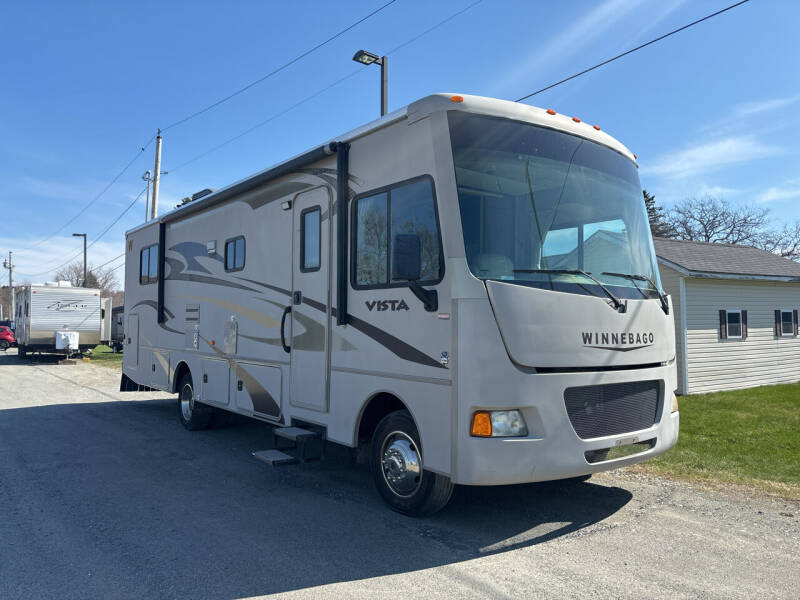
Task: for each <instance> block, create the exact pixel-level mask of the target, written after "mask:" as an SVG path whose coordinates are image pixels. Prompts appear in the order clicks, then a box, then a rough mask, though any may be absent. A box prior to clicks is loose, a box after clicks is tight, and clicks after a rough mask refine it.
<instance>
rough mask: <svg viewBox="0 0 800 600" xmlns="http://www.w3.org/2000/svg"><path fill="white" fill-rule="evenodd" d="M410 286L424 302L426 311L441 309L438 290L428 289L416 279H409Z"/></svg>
mask: <svg viewBox="0 0 800 600" xmlns="http://www.w3.org/2000/svg"><path fill="white" fill-rule="evenodd" d="M408 287H409V289H411V291H412V292H413V293H414V295H415V296H416V297H417V298H418V299H419V301H420V302H422V304H423V305H424V306H425V310H426V311H428V312H436V311H437V310H439V294H437V293H436V290H426V289H425V288H424V287H422V286H421V285H420V284H418V283H417V282H416V281H409V282H408Z"/></svg>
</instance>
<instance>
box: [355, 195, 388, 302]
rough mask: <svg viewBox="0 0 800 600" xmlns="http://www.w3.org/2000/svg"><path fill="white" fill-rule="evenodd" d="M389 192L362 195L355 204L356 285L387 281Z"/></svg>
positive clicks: (377, 283)
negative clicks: (364, 196)
mask: <svg viewBox="0 0 800 600" xmlns="http://www.w3.org/2000/svg"><path fill="white" fill-rule="evenodd" d="M387 201H388V194H386V193H385V192H384V193H382V194H377V195H375V196H368V197H366V198H361V199H359V200H358V201H357V203H356V269H355V280H356V285H357V286H373V285H380V284H385V283H388V280H387V277H386V274H387V273H388V270H387V268H388V262H389V256H388V249H389V242H388V231H387V225H388V219H387V214H386V213H387Z"/></svg>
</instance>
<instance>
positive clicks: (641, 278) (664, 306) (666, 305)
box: [603, 271, 669, 315]
mask: <svg viewBox="0 0 800 600" xmlns="http://www.w3.org/2000/svg"><path fill="white" fill-rule="evenodd" d="M603 275H611V276H612V277H624V278H625V279H630V280H631V281H634V282H635V281H646V282H647V283H649V284H650V285H651V286H653V289H654V290H655V291H656V294H658V299H659V300H661V310H663V311H664V314H665V315H668V314H669V302H667V297H666V296H665V295H664V294H663V293H662V291H661V290H660V289H658V286H657V285H656V282H655V281H653V280H652V279H651V278H650V277H647V276H645V275H633V274H631V273H612V272H610V271H603ZM634 285H636V284H635V283H634ZM636 289H637V290H639V291H641V289H640V288H639V286H638V285H637V286H636ZM642 295H644V294H642Z"/></svg>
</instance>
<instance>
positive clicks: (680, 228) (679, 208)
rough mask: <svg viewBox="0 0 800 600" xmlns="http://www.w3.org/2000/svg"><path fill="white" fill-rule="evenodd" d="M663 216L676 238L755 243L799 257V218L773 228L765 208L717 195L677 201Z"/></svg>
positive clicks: (725, 242)
mask: <svg viewBox="0 0 800 600" xmlns="http://www.w3.org/2000/svg"><path fill="white" fill-rule="evenodd" d="M667 218H668V220H669V222H670V223H671V225H672V227H673V228H674V230H675V237H677V238H678V239H682V240H696V241H701V242H716V243H722V244H742V245H746V246H755V247H756V248H761V249H762V250H767V251H768V252H773V253H775V254H778V255H780V256H783V257H784V258H790V259H792V260H800V221H796V222H795V223H794V224H786V225H784V226H783V228H781V229H773V228H772V227H770V224H769V209H767V208H758V207H755V206H732V205H731V204H729V203H728V202H726V201H725V200H722V199H720V198H714V197H713V196H703V197H702V198H687V199H686V200H683V201H682V202H678V203H677V204H676V205H675V206H674V207H673V208H672V210H670V211H669V212H668V213H667Z"/></svg>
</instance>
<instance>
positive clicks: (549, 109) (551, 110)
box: [547, 108, 556, 115]
mask: <svg viewBox="0 0 800 600" xmlns="http://www.w3.org/2000/svg"><path fill="white" fill-rule="evenodd" d="M547 114H548V115H554V114H556V111H554V110H553V109H552V108H548V109H547Z"/></svg>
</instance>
